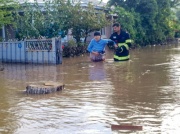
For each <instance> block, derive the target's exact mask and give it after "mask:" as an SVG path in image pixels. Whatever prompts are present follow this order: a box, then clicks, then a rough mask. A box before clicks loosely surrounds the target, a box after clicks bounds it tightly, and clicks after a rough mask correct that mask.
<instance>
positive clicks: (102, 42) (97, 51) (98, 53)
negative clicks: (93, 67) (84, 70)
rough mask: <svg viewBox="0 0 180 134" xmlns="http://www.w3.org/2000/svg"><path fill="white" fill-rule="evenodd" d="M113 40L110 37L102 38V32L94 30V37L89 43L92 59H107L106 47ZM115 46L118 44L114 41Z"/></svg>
mask: <svg viewBox="0 0 180 134" xmlns="http://www.w3.org/2000/svg"><path fill="white" fill-rule="evenodd" d="M110 41H112V40H110V39H101V34H100V32H94V38H93V39H92V40H91V42H90V43H89V45H88V48H87V50H88V51H89V52H90V59H91V60H92V61H103V60H105V47H106V44H107V43H108V42H110ZM113 43H114V46H116V44H115V42H114V41H113Z"/></svg>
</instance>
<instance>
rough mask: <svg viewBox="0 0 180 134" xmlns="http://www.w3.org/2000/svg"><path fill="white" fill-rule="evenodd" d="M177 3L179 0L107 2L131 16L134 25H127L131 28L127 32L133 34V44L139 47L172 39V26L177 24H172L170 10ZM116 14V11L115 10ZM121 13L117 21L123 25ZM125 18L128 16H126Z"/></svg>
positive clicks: (121, 0) (114, 0)
mask: <svg viewBox="0 0 180 134" xmlns="http://www.w3.org/2000/svg"><path fill="white" fill-rule="evenodd" d="M179 3H180V0H161V1H160V0H148V1H144V0H110V1H109V4H110V5H113V6H121V7H122V8H124V9H125V11H126V12H129V14H131V15H132V16H133V17H132V18H133V21H132V22H134V23H132V24H130V25H129V27H131V26H132V27H133V28H131V29H133V31H132V30H130V29H128V30H129V32H132V34H134V37H135V38H134V39H135V42H136V43H141V45H146V44H154V43H155V44H156V43H161V42H164V41H165V40H166V39H168V38H173V35H174V29H175V26H174V25H177V23H176V24H175V23H174V18H173V14H172V10H171V8H172V7H173V8H174V7H176V6H177V5H178V4H179ZM116 9H117V8H116ZM119 11H120V10H119ZM116 12H118V11H117V10H116ZM123 13H124V12H121V13H120V12H119V19H118V21H120V22H123V23H124V22H125V21H124V20H126V18H127V17H124V18H122V17H121V16H122V14H123ZM126 16H128V15H127V14H126ZM176 27H177V26H176ZM130 34H131V33H130Z"/></svg>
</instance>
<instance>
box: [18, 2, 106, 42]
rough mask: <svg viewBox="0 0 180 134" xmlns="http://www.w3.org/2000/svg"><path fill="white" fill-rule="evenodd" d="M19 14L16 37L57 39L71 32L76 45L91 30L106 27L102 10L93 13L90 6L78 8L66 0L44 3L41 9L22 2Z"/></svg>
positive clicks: (79, 4)
mask: <svg viewBox="0 0 180 134" xmlns="http://www.w3.org/2000/svg"><path fill="white" fill-rule="evenodd" d="M20 10H22V11H23V14H20V15H18V16H16V22H17V23H18V24H19V25H17V29H18V32H17V37H19V38H25V37H28V38H32V37H33V38H37V37H39V36H45V37H48V38H51V37H54V36H58V35H59V33H60V32H61V37H64V35H66V34H67V33H68V30H69V29H71V30H72V35H73V37H74V38H75V39H76V42H77V44H79V42H81V38H85V41H86V38H87V36H88V34H89V33H90V32H92V31H95V30H100V29H101V28H103V27H105V26H106V25H107V24H108V21H107V19H106V15H105V13H104V12H103V9H102V10H101V11H100V10H95V9H94V6H93V5H92V4H90V3H89V4H88V6H87V7H82V6H81V3H71V2H70V1H66V0H53V1H51V0H46V1H45V6H44V7H42V6H40V4H38V3H37V1H36V2H35V3H27V2H26V3H25V4H24V5H23V6H22V7H21V9H20Z"/></svg>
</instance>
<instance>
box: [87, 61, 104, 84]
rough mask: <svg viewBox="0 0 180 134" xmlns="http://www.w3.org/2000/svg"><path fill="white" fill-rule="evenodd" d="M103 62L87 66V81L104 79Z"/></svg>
mask: <svg viewBox="0 0 180 134" xmlns="http://www.w3.org/2000/svg"><path fill="white" fill-rule="evenodd" d="M104 66H105V65H104V62H97V63H91V64H90V65H89V79H90V80H93V81H95V80H97V81H99V80H104V79H105V78H106V71H105V68H104Z"/></svg>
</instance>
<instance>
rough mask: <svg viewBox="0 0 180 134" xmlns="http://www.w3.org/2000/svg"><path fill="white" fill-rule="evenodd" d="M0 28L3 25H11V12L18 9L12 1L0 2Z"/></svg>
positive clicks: (2, 0)
mask: <svg viewBox="0 0 180 134" xmlns="http://www.w3.org/2000/svg"><path fill="white" fill-rule="evenodd" d="M0 3H1V4H0V28H1V27H2V26H3V25H8V24H13V11H15V10H16V8H17V7H18V3H17V2H15V1H14V0H0Z"/></svg>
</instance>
